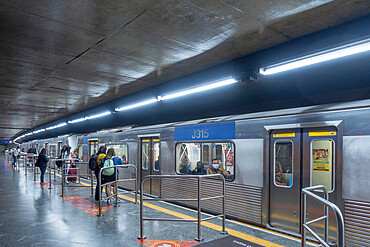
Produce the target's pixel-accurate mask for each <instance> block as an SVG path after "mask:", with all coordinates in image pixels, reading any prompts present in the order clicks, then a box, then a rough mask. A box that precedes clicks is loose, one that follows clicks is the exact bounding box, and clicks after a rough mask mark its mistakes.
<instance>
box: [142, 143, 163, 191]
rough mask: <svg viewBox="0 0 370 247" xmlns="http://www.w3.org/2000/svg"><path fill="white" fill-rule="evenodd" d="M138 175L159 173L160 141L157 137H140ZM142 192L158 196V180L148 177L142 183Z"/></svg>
mask: <svg viewBox="0 0 370 247" xmlns="http://www.w3.org/2000/svg"><path fill="white" fill-rule="evenodd" d="M140 146H141V152H140V163H141V165H140V177H141V178H144V177H145V176H147V175H160V174H161V165H160V141H159V138H158V137H145V138H141V139H140ZM143 189H144V193H148V194H151V195H155V196H159V194H160V180H159V179H150V180H149V181H147V182H145V183H144V188H143Z"/></svg>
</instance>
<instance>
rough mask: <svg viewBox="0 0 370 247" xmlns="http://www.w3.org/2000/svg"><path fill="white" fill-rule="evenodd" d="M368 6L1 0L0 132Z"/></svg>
mask: <svg viewBox="0 0 370 247" xmlns="http://www.w3.org/2000/svg"><path fill="white" fill-rule="evenodd" d="M369 13H370V4H369V2H368V1H366V0H363V1H361V0H347V1H344V0H343V1H329V0H315V1H308V0H269V1H267V0H251V1H234V0H219V1H216V0H215V1H190V0H188V1H186V0H184V1H172V0H163V1H150V0H131V1H130V0H127V1H72V0H59V1H46V0H38V1H22V0H9V1H2V2H1V3H0V30H1V35H0V46H1V60H0V61H1V62H0V68H1V69H0V71H1V73H0V89H1V90H0V109H1V111H0V138H3V137H11V136H14V135H16V134H17V133H20V132H22V131H25V130H28V129H32V128H34V127H36V126H40V125H43V124H45V123H48V122H51V121H53V120H56V119H60V118H63V117H65V116H68V115H70V114H73V113H77V112H80V111H83V110H84V109H87V108H91V107H93V106H96V105H100V104H102V103H105V102H107V101H111V100H113V99H117V98H120V97H124V96H126V95H129V94H132V93H134V92H138V91H140V90H143V89H145V88H148V87H152V86H154V85H159V84H162V83H164V82H167V81H169V80H172V79H175V78H179V77H181V76H184V75H187V74H190V73H193V72H196V71H200V70H202V69H205V68H208V67H211V66H214V65H217V64H221V63H224V62H226V61H230V60H232V59H236V58H239V57H241V56H245V55H248V54H252V53H255V52H258V51H261V50H263V49H266V48H269V47H273V46H276V45H278V44H281V43H284V42H287V41H290V40H293V39H296V38H298V37H301V36H304V35H307V34H310V33H313V32H316V31H319V30H323V29H326V28H328V27H332V26H335V25H339V24H342V23H346V22H348V21H351V20H354V19H356V18H359V17H362V16H366V15H368V14H369ZM183 86H184V88H186V85H183Z"/></svg>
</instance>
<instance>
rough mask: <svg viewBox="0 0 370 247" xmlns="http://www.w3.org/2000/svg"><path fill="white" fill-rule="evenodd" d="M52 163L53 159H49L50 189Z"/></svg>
mask: <svg viewBox="0 0 370 247" xmlns="http://www.w3.org/2000/svg"><path fill="white" fill-rule="evenodd" d="M51 163H53V160H52V159H50V160H49V190H51Z"/></svg>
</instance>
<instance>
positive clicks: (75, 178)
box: [67, 168, 77, 181]
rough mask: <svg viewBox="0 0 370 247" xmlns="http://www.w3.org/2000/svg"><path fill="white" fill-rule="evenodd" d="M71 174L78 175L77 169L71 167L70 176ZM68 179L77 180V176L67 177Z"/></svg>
mask: <svg viewBox="0 0 370 247" xmlns="http://www.w3.org/2000/svg"><path fill="white" fill-rule="evenodd" d="M70 175H77V170H76V169H74V168H70V169H69V171H68V176H70ZM67 180H68V181H76V180H77V177H67Z"/></svg>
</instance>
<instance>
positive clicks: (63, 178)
mask: <svg viewBox="0 0 370 247" xmlns="http://www.w3.org/2000/svg"><path fill="white" fill-rule="evenodd" d="M65 166H66V164H65V163H63V165H62V196H64V186H65V183H66V175H65V171H64V169H65Z"/></svg>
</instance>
